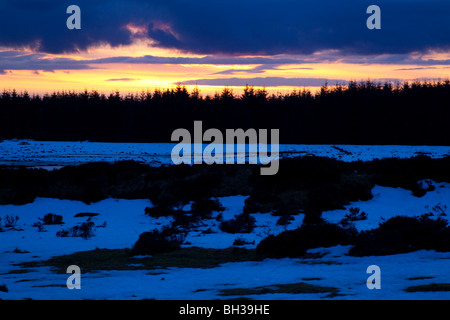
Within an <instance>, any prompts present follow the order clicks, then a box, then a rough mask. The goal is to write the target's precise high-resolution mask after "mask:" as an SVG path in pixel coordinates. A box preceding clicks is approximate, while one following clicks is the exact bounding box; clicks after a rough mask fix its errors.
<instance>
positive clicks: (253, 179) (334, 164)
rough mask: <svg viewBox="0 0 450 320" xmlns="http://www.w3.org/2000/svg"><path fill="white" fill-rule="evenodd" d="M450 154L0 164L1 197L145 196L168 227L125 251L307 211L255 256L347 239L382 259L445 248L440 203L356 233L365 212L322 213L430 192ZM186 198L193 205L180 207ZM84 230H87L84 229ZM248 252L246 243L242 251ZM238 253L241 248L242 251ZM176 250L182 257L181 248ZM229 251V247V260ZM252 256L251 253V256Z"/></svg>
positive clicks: (446, 175) (445, 178) (448, 173)
mask: <svg viewBox="0 0 450 320" xmlns="http://www.w3.org/2000/svg"><path fill="white" fill-rule="evenodd" d="M449 168H450V157H445V158H442V159H432V158H430V157H428V156H423V155H420V156H416V157H413V158H410V159H382V160H373V161H368V162H361V161H358V162H351V163H347V162H342V161H339V160H335V159H330V158H321V157H299V158H291V159H282V160H281V161H280V171H279V173H278V174H277V175H274V176H261V175H260V174H259V173H260V172H259V166H256V165H234V166H226V165H211V166H208V165H206V164H204V165H198V166H188V165H180V166H162V167H151V166H149V165H145V164H141V163H137V162H134V161H124V162H117V163H114V164H111V163H90V164H84V165H80V166H67V167H64V168H61V169H59V170H54V171H46V170H42V169H25V168H11V167H1V168H0V203H1V204H25V203H28V202H31V201H33V200H34V198H35V197H50V198H60V199H72V200H81V201H84V202H86V203H90V202H95V201H100V200H103V199H106V198H109V197H113V198H124V199H143V198H144V199H145V198H148V199H150V200H151V201H152V202H153V204H154V206H152V207H149V208H146V209H145V213H146V214H147V215H149V216H151V217H160V216H171V217H173V218H174V219H173V222H172V225H171V226H169V227H167V228H165V229H163V230H159V231H156V230H154V231H148V232H145V233H143V234H141V235H140V237H139V239H138V241H137V242H136V243H135V244H134V246H133V247H132V248H131V249H130V250H129V253H130V254H131V255H139V254H160V253H161V254H162V253H166V252H173V251H179V250H185V249H183V248H181V247H182V245H183V244H184V240H185V235H186V232H188V230H189V228H190V227H191V226H193V225H195V224H196V223H197V222H199V221H201V220H202V219H212V212H218V213H219V214H218V216H217V218H215V219H216V220H217V221H218V222H219V227H220V229H221V231H223V232H228V233H248V232H252V230H253V228H254V223H255V219H254V218H253V217H252V213H256V212H261V213H267V214H272V215H275V216H279V217H280V218H279V224H287V223H289V220H290V218H291V217H292V215H296V214H299V213H303V214H304V215H305V216H304V220H303V221H304V223H303V225H302V226H301V227H300V228H298V229H296V230H291V231H285V232H283V233H281V234H278V235H276V236H274V235H271V236H268V237H267V238H266V239H264V240H262V241H261V242H260V243H259V244H258V246H257V249H256V253H252V255H254V254H256V256H255V257H256V258H258V259H260V258H264V257H272V258H280V257H300V256H304V255H305V254H306V251H307V250H308V249H310V248H314V247H326V246H333V245H337V244H341V245H352V248H351V250H350V254H351V255H355V256H364V255H384V254H394V253H403V252H410V251H414V250H419V249H433V250H439V251H450V228H449V227H448V225H447V221H446V220H444V219H442V218H441V217H442V216H445V215H446V213H445V209H446V208H434V207H433V211H434V212H435V213H436V214H432V213H428V214H427V215H423V216H420V217H415V218H414V217H394V218H391V219H389V220H387V221H385V222H383V223H382V224H380V226H379V227H378V228H376V229H373V230H369V231H363V232H357V231H356V229H355V228H354V227H353V224H352V222H353V221H356V220H361V219H365V218H366V213H365V212H360V211H359V210H358V209H357V208H351V209H350V212H349V213H348V214H347V216H346V217H345V219H343V220H342V221H341V222H339V223H337V224H330V223H328V222H326V221H324V220H323V219H322V217H321V213H322V212H323V211H324V210H332V209H338V208H343V206H344V205H346V204H348V203H349V202H351V201H358V200H368V199H370V198H371V197H372V194H371V190H372V188H373V187H374V186H375V185H381V186H389V187H402V188H405V189H408V190H411V191H412V192H413V194H414V195H415V196H417V197H421V196H423V195H424V194H425V193H426V192H428V191H429V190H432V189H433V186H432V185H428V184H423V183H420V181H421V180H424V179H431V180H433V181H436V182H450V170H449ZM237 194H243V195H248V196H249V197H248V198H247V200H246V202H245V207H244V210H243V212H241V213H237V214H236V216H235V217H234V218H233V219H231V220H223V219H222V218H221V215H220V212H221V211H223V210H224V208H223V207H222V205H221V204H220V202H219V201H217V199H215V198H216V197H223V196H231V195H237ZM187 204H190V205H191V207H190V210H186V209H185V208H184V207H185V206H186V205H187ZM42 222H43V223H45V224H62V223H63V222H62V219H61V217H58V216H55V215H50V214H49V215H47V216H45V217H44V218H43V219H42ZM86 227H89V226H88V225H86ZM86 230H87V231H89V232H87V233H86V232H84V231H85V230H84V229H83V228H81V227H80V228H78V229H76V230H72V229H67V230H63V231H64V233H62V234H60V236H77V235H78V233H80V232H81V234H82V235H80V236H84V235H86V238H89V237H90V236H92V234H91V233H90V232H91V229H90V228H86ZM243 250H245V249H243ZM240 253H242V252H240ZM180 254H182V253H180ZM232 256H233V253H232V252H231V253H230V257H232ZM252 259H253V258H252Z"/></svg>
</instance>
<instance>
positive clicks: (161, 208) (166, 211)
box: [144, 204, 181, 218]
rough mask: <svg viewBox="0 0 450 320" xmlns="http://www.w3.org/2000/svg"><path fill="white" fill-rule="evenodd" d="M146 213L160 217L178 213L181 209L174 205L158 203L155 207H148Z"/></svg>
mask: <svg viewBox="0 0 450 320" xmlns="http://www.w3.org/2000/svg"><path fill="white" fill-rule="evenodd" d="M144 210H145V214H147V215H149V216H150V217H153V218H159V217H169V216H172V215H176V214H178V213H180V211H181V210H179V209H174V208H173V207H169V206H166V205H161V204H158V205H156V206H154V207H146V208H145V209H144Z"/></svg>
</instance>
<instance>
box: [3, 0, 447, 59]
mask: <svg viewBox="0 0 450 320" xmlns="http://www.w3.org/2000/svg"><path fill="white" fill-rule="evenodd" d="M376 2H377V5H379V6H380V7H381V30H368V29H367V28H366V19H367V17H368V16H369V15H368V14H366V9H367V7H368V6H369V5H371V4H373V3H372V1H369V0H346V1H334V0H320V1H300V0H280V1H273V0H270V1H269V0H258V1H256V0H247V1H226V2H225V1H203V0H192V1H189V2H188V1H184V0H171V1H166V0H165V1H163V0H153V1H149V0H130V1H119V0H112V1H110V0H109V1H106V0H97V1H90V0H89V1H88V0H77V1H76V4H77V5H79V6H80V8H81V16H82V22H81V25H82V29H81V30H68V29H67V28H66V19H67V17H68V16H69V15H68V14H66V8H67V6H68V5H70V4H72V3H68V2H65V1H59V0H41V1H39V0H18V1H15V0H14V1H13V0H4V1H2V6H1V7H2V8H1V9H2V10H1V11H0V30H2V32H1V33H0V46H8V47H12V48H18V47H22V46H31V47H34V48H39V50H41V51H42V52H51V53H60V52H68V51H77V50H84V49H86V48H88V47H89V46H92V45H94V44H98V43H109V44H111V45H112V46H118V45H124V44H125V45H126V44H129V43H131V41H132V40H133V37H132V34H131V33H130V32H129V30H127V29H126V28H125V26H126V25H127V24H129V23H133V24H134V25H138V26H145V27H146V28H147V30H148V34H147V35H148V37H150V38H152V39H153V40H154V41H156V44H157V46H159V47H165V48H176V49H179V50H185V51H189V52H195V53H201V54H219V53H223V54H226V55H239V54H249V55H257V54H268V55H273V54H280V53H293V54H310V53H313V52H317V51H321V50H327V49H337V50H339V51H340V52H341V54H344V55H346V54H362V55H371V54H381V53H390V54H397V53H409V52H415V51H425V50H428V49H431V48H434V49H442V50H448V49H449V47H450V40H449V37H448V35H449V34H450V23H448V17H449V12H450V2H449V1H447V0H429V1H426V2H425V1H404V0H377V1H376Z"/></svg>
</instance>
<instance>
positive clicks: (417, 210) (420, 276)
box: [0, 182, 450, 300]
mask: <svg viewBox="0 0 450 320" xmlns="http://www.w3.org/2000/svg"><path fill="white" fill-rule="evenodd" d="M431 183H433V184H434V186H435V187H436V188H435V190H433V191H429V192H428V193H427V194H426V195H425V196H423V197H421V198H417V197H414V196H413V195H412V194H411V192H409V191H406V190H403V189H398V188H387V187H379V186H376V187H375V188H374V190H373V194H374V198H373V199H372V200H369V201H359V202H355V203H352V204H350V205H349V207H350V206H353V207H358V208H360V209H361V210H362V211H365V212H367V213H368V219H367V220H362V221H358V222H356V226H357V228H358V229H360V230H362V229H368V228H372V227H376V226H377V225H378V223H379V222H381V221H382V218H384V219H388V218H389V217H391V216H394V215H399V214H402V215H410V216H415V215H419V214H422V213H425V212H428V211H430V210H429V208H431V207H433V206H435V205H436V204H441V206H442V207H443V206H444V205H447V206H449V205H450V184H446V183H435V182H431ZM218 199H219V201H220V202H221V203H222V205H223V206H224V207H226V210H225V211H224V212H223V213H222V214H223V218H224V219H229V218H232V217H233V216H234V215H236V214H239V213H241V212H242V208H243V206H244V201H245V199H246V196H233V197H224V198H218ZM147 206H151V203H150V202H149V201H148V200H121V199H107V200H103V201H100V202H98V203H93V204H89V205H88V204H84V203H82V202H79V201H71V200H57V199H47V198H37V199H36V200H35V201H34V202H33V203H30V204H26V205H1V206H0V217H4V216H5V215H6V214H8V215H13V216H15V215H17V216H19V217H20V219H19V221H18V223H17V226H16V229H17V230H7V231H4V232H0V285H2V284H4V285H6V287H7V288H8V292H2V291H0V298H1V299H25V298H32V299H144V298H155V299H168V300H170V299H187V300H189V299H200V300H201V299H223V298H225V299H228V298H233V296H225V297H223V296H220V290H223V289H231V288H254V287H260V286H270V285H274V284H289V283H298V282H306V283H309V284H313V285H320V286H325V287H326V286H329V287H336V288H337V289H338V290H339V295H337V296H327V294H326V293H308V294H306V293H301V294H287V293H270V294H258V295H249V296H248V297H249V298H252V299H277V300H290V299H295V300H298V299H450V292H449V291H435V292H405V291H404V289H406V288H407V287H410V286H415V285H422V284H430V283H449V282H450V280H449V276H448V272H449V270H450V252H446V253H439V252H435V251H432V250H430V251H427V250H421V251H417V252H412V253H407V254H397V255H390V256H376V257H375V256H374V257H351V256H348V255H347V254H346V253H347V252H348V250H349V248H350V247H349V246H336V247H331V248H317V249H311V250H310V252H311V253H322V254H323V256H322V257H320V258H317V257H315V258H312V257H310V258H302V259H300V258H299V259H289V258H285V259H266V260H264V261H248V262H234V263H225V264H222V265H220V266H219V267H215V268H208V269H198V268H167V269H161V270H152V272H150V273H149V271H148V270H134V271H129V270H128V271H118V270H113V271H99V272H86V273H84V272H83V266H82V265H80V268H81V272H82V275H81V290H69V289H67V288H66V280H67V277H68V276H69V275H65V274H57V273H55V272H54V270H52V269H51V268H49V267H35V268H32V269H31V271H30V272H26V273H20V272H17V271H18V270H19V271H20V270H21V269H20V267H19V266H16V265H15V264H17V263H20V262H25V261H33V260H35V261H39V260H46V259H48V258H50V257H52V256H57V255H63V254H70V253H74V252H78V251H84V250H92V249H95V248H109V249H114V248H130V247H131V246H132V245H133V244H134V243H135V242H136V240H137V239H138V236H139V234H140V233H142V232H144V231H148V230H152V229H154V228H161V227H162V226H164V225H167V224H169V223H170V222H171V218H165V217H163V218H152V217H149V216H147V215H145V214H144V208H145V207H147ZM49 212H51V213H55V214H60V215H62V216H63V221H64V222H65V224H64V225H62V226H60V225H50V226H45V229H46V231H45V232H39V231H38V229H37V228H36V227H33V226H32V225H33V223H35V222H37V221H38V218H40V217H43V216H44V215H45V214H47V213H49ZM80 212H93V213H98V214H99V215H97V216H95V217H93V218H91V219H92V221H93V222H94V223H95V225H97V226H101V225H103V224H104V222H105V221H106V226H105V227H98V228H97V229H96V231H95V236H94V237H92V238H90V239H87V240H85V239H82V238H71V237H67V238H61V237H57V236H56V232H57V231H59V230H61V229H62V228H68V227H71V226H74V225H75V224H77V223H80V222H82V221H86V219H87V217H82V218H80V217H74V216H75V215H76V214H77V213H80ZM346 212H348V211H346V210H333V211H329V212H325V213H324V217H325V218H326V219H328V220H329V221H339V220H340V219H341V218H342V217H343V216H344V214H345V213H346ZM215 214H217V213H215ZM253 216H254V217H255V218H256V221H257V223H256V225H257V227H256V229H255V230H254V232H253V233H251V234H234V235H233V234H226V233H223V232H221V231H220V230H219V227H218V222H217V221H216V220H215V219H209V220H204V225H200V226H197V227H195V228H193V229H192V230H191V231H190V232H189V233H188V235H187V238H186V242H188V243H190V244H189V245H188V246H200V247H205V248H227V247H230V246H232V244H233V241H234V240H235V239H236V238H237V237H243V238H245V239H246V240H248V241H249V242H252V241H255V243H254V244H250V245H246V247H247V248H252V247H256V245H257V244H258V242H259V241H260V240H261V239H263V238H265V237H266V236H267V235H268V234H276V233H279V232H281V231H283V230H285V227H283V226H277V225H276V221H277V220H278V217H274V216H272V215H271V214H267V213H266V214H253ZM445 218H446V219H448V218H449V216H448V215H447V216H445ZM302 220H303V215H302V214H299V215H297V216H296V217H295V220H294V221H293V222H292V223H291V224H290V225H289V226H288V227H287V228H288V229H294V228H296V227H298V226H300V225H301V223H302ZM204 231H208V232H204ZM16 249H18V250H16ZM14 251H16V252H14ZM17 251H19V252H25V253H17ZM369 265H378V266H379V267H380V269H381V289H380V290H377V289H373V290H369V289H368V288H367V286H366V280H367V278H368V277H369V274H367V273H366V270H367V267H368V266H369Z"/></svg>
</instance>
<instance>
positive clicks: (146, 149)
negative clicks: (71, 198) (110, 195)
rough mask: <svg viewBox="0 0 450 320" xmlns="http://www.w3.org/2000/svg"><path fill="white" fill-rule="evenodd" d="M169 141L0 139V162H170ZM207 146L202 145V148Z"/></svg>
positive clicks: (424, 149)
mask: <svg viewBox="0 0 450 320" xmlns="http://www.w3.org/2000/svg"><path fill="white" fill-rule="evenodd" d="M174 146H175V144H172V143H128V142H127V143H116V142H88V141H82V142H79V141H74V142H71V141H34V140H6V141H3V142H1V141H0V165H15V166H19V165H20V166H30V167H42V168H49V169H51V168H58V167H61V166H64V165H78V164H83V163H87V162H92V161H105V162H114V161H118V160H135V161H139V162H143V163H147V164H150V165H161V164H172V160H171V151H172V148H173V147H174ZM206 146H207V145H204V146H203V148H205V147H206ZM279 149H280V150H279V151H280V157H281V158H283V157H286V158H287V157H293V156H304V155H313V156H318V157H329V158H334V159H338V160H342V161H357V160H361V161H370V160H373V159H381V158H410V157H413V156H417V155H427V156H429V157H431V158H440V157H444V156H447V155H450V147H448V146H395V145H394V146H392V145H388V146H384V145H373V146H372V145H289V144H282V145H280V148H279Z"/></svg>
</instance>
